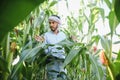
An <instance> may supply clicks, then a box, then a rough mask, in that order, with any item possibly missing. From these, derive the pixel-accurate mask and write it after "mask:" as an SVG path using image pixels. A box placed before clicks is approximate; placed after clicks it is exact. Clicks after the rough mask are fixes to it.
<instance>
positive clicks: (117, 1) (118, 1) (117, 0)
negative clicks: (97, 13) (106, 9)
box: [114, 0, 120, 22]
mask: <svg viewBox="0 0 120 80" xmlns="http://www.w3.org/2000/svg"><path fill="white" fill-rule="evenodd" d="M119 5H120V0H115V5H114V9H115V14H116V16H117V19H118V20H119V22H120V10H119Z"/></svg>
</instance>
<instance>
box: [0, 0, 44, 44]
mask: <svg viewBox="0 0 120 80" xmlns="http://www.w3.org/2000/svg"><path fill="white" fill-rule="evenodd" d="M43 1H44V0H39V1H38V0H35V1H33V0H12V1H11V0H2V1H1V3H0V11H2V12H0V17H1V18H0V24H1V25H0V32H1V33H0V36H1V37H2V38H0V42H1V41H2V40H3V37H4V36H5V35H6V34H7V32H8V31H11V30H12V29H13V28H14V27H15V26H17V25H18V24H19V23H20V22H21V21H23V20H24V19H25V18H26V17H27V16H28V15H29V14H30V12H31V11H32V10H34V9H35V8H36V7H37V6H38V5H39V4H40V3H42V2H43Z"/></svg>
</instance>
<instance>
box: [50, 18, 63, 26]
mask: <svg viewBox="0 0 120 80" xmlns="http://www.w3.org/2000/svg"><path fill="white" fill-rule="evenodd" d="M48 20H52V21H55V22H57V23H58V24H59V25H61V20H60V18H58V17H57V16H50V17H49V19H48Z"/></svg>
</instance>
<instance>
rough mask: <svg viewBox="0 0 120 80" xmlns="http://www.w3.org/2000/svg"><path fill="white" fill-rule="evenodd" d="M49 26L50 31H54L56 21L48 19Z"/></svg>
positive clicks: (56, 26) (56, 24)
mask: <svg viewBox="0 0 120 80" xmlns="http://www.w3.org/2000/svg"><path fill="white" fill-rule="evenodd" d="M49 26H50V29H51V30H52V31H56V30H57V28H58V23H57V22H55V21H53V20H50V21H49Z"/></svg>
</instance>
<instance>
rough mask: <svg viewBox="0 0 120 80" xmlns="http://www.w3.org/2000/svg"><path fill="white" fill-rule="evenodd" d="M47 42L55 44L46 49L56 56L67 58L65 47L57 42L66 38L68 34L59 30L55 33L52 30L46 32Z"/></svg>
mask: <svg viewBox="0 0 120 80" xmlns="http://www.w3.org/2000/svg"><path fill="white" fill-rule="evenodd" d="M44 38H45V44H52V45H54V46H49V47H48V49H47V50H46V51H45V52H46V53H48V54H51V55H52V56H54V57H59V58H65V55H64V53H65V52H64V48H63V47H62V46H60V45H57V43H59V42H61V41H63V40H65V39H66V35H65V34H64V33H63V32H61V31H59V32H58V34H54V33H53V32H52V31H50V32H47V33H45V35H44Z"/></svg>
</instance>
